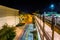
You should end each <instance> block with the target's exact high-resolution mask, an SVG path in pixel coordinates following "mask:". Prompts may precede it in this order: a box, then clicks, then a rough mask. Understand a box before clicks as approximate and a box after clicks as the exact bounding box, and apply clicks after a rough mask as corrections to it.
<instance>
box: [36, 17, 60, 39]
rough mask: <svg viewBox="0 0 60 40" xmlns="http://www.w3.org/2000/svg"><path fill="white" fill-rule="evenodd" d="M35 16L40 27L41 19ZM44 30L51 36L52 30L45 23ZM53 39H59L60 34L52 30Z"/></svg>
mask: <svg viewBox="0 0 60 40" xmlns="http://www.w3.org/2000/svg"><path fill="white" fill-rule="evenodd" d="M35 18H36V19H37V20H38V21H39V23H40V24H41V26H42V28H43V21H42V20H40V19H39V18H38V17H37V16H35ZM44 29H45V32H46V33H48V34H49V35H50V37H52V30H51V28H50V27H49V26H48V25H47V24H46V23H45V28H44ZM54 40H60V34H58V33H57V32H55V31H54Z"/></svg>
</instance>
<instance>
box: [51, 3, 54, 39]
mask: <svg viewBox="0 0 60 40" xmlns="http://www.w3.org/2000/svg"><path fill="white" fill-rule="evenodd" d="M50 8H51V10H52V11H53V9H54V4H51V6H50ZM54 25H55V18H54V14H53V13H52V26H51V29H52V40H54Z"/></svg>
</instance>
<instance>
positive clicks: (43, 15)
mask: <svg viewBox="0 0 60 40" xmlns="http://www.w3.org/2000/svg"><path fill="white" fill-rule="evenodd" d="M44 27H45V24H44V14H43V40H44Z"/></svg>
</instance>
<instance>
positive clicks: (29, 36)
mask: <svg viewBox="0 0 60 40" xmlns="http://www.w3.org/2000/svg"><path fill="white" fill-rule="evenodd" d="M26 26H27V28H26V30H25V32H24V34H23V36H22V38H21V40H33V33H31V31H33V24H27V25H26ZM19 40H20V39H19Z"/></svg>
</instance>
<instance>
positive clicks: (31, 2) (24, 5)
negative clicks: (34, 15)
mask: <svg viewBox="0 0 60 40" xmlns="http://www.w3.org/2000/svg"><path fill="white" fill-rule="evenodd" d="M59 2H60V1H59V0H40V1H38V0H16V1H15V0H12V1H11V0H10V1H9V0H5V1H4V0H2V1H1V0H0V4H1V5H5V6H7V7H11V8H15V9H19V10H22V11H25V12H34V11H36V10H40V11H43V10H44V9H45V8H46V7H47V6H49V5H50V4H52V3H54V4H58V3H59Z"/></svg>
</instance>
